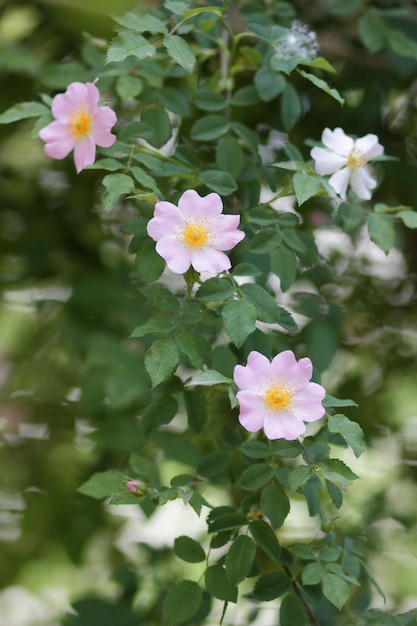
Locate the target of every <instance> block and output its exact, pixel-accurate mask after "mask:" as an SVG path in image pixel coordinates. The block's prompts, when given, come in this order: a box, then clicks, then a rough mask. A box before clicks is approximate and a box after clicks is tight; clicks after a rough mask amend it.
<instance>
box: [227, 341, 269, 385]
mask: <svg viewBox="0 0 417 626" xmlns="http://www.w3.org/2000/svg"><path fill="white" fill-rule="evenodd" d="M270 370H271V363H270V361H269V359H267V358H266V356H264V355H263V354H261V353H260V352H257V351H256V350H252V352H250V353H249V355H248V360H247V364H246V366H243V365H236V366H235V369H234V372H233V379H234V381H235V383H236V385H237V386H238V387H239V389H248V390H250V391H254V392H256V391H257V392H259V390H260V389H261V388H262V386H266V385H267V384H268V380H269V378H270Z"/></svg>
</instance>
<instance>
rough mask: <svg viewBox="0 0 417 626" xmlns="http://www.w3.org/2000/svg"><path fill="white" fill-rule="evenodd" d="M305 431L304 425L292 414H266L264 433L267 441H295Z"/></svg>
mask: <svg viewBox="0 0 417 626" xmlns="http://www.w3.org/2000/svg"><path fill="white" fill-rule="evenodd" d="M305 430H306V426H305V424H304V423H303V422H302V421H301V420H299V419H298V418H296V417H295V416H294V415H293V414H292V413H287V412H285V413H284V412H283V413H268V415H267V416H266V417H265V423H264V431H265V435H266V436H267V437H268V439H287V440H289V441H292V440H293V439H297V437H299V436H300V435H302V434H303V433H304V432H305Z"/></svg>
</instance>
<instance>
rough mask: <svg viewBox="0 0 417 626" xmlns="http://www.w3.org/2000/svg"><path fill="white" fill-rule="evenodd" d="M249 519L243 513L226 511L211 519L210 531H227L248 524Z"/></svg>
mask: <svg viewBox="0 0 417 626" xmlns="http://www.w3.org/2000/svg"><path fill="white" fill-rule="evenodd" d="M247 523H248V520H247V519H246V517H245V516H244V515H242V513H226V514H225V515H221V516H220V517H216V518H215V519H213V521H211V520H210V521H209V528H208V531H209V533H219V532H225V531H226V530H235V529H238V528H242V526H246V524H247Z"/></svg>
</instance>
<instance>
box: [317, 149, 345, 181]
mask: <svg viewBox="0 0 417 626" xmlns="http://www.w3.org/2000/svg"><path fill="white" fill-rule="evenodd" d="M311 156H312V158H313V159H315V164H314V167H315V170H316V172H317V174H319V175H320V176H325V175H326V174H334V173H335V172H337V171H338V170H340V168H342V167H344V166H345V165H346V157H345V156H340V155H339V154H336V153H335V152H333V151H332V150H329V149H328V148H313V149H312V151H311Z"/></svg>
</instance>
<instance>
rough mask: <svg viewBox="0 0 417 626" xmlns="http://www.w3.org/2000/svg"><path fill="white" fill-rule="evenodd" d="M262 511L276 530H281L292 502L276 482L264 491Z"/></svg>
mask: <svg viewBox="0 0 417 626" xmlns="http://www.w3.org/2000/svg"><path fill="white" fill-rule="evenodd" d="M260 504H261V509H262V511H263V512H264V514H265V515H266V517H267V518H268V519H269V521H270V522H271V526H272V528H274V529H277V528H281V526H282V525H283V523H284V522H285V520H286V518H287V515H288V513H289V512H290V501H289V499H288V496H287V494H286V493H285V491H284V489H282V487H280V486H279V485H277V484H276V483H275V482H271V483H269V484H268V485H267V486H266V487H264V488H263V489H262V493H261V501H260Z"/></svg>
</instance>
